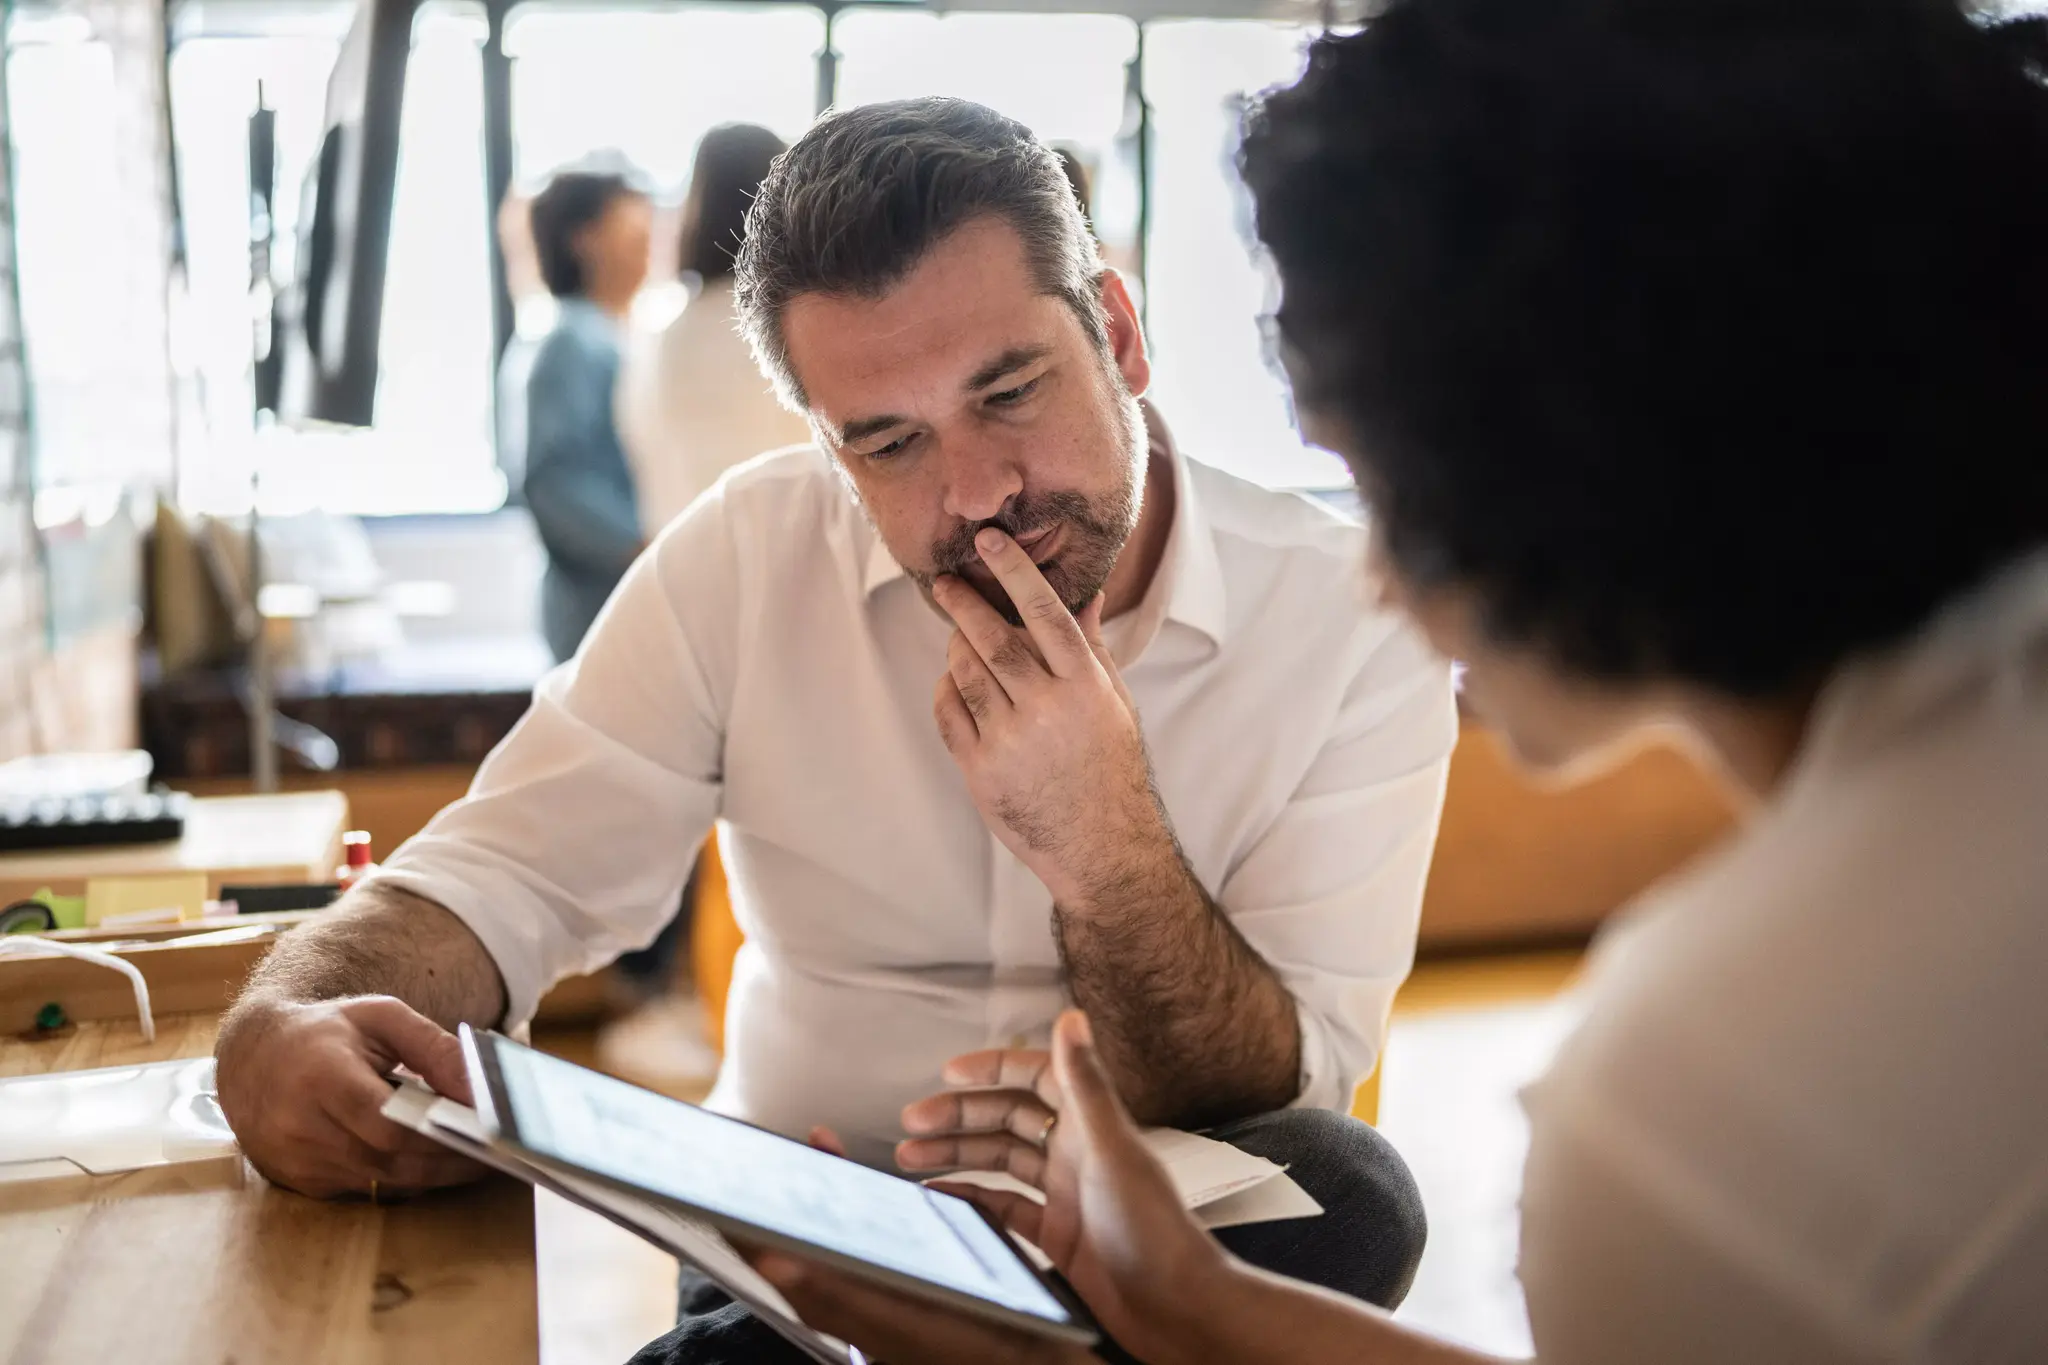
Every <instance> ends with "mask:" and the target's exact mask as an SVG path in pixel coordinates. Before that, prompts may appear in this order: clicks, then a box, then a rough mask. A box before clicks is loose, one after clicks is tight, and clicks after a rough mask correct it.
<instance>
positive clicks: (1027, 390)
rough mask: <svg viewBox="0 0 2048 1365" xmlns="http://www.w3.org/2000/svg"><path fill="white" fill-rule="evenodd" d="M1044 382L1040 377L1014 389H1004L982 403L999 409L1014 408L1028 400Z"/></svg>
mask: <svg viewBox="0 0 2048 1365" xmlns="http://www.w3.org/2000/svg"><path fill="white" fill-rule="evenodd" d="M1044 382H1045V376H1044V375H1040V376H1038V378H1036V379H1034V380H1031V381H1030V382H1029V383H1025V384H1019V385H1018V386H1017V387H1016V388H1014V389H1004V390H1003V391H1002V392H1001V393H992V394H990V395H989V396H988V398H987V399H986V400H984V401H986V402H989V403H993V404H994V405H995V406H997V407H999V408H1007V407H1014V406H1016V405H1017V404H1018V403H1021V402H1023V401H1024V400H1025V399H1027V398H1029V397H1030V396H1031V395H1032V393H1033V392H1034V391H1035V390H1036V389H1037V388H1038V386H1039V385H1040V384H1042V383H1044Z"/></svg>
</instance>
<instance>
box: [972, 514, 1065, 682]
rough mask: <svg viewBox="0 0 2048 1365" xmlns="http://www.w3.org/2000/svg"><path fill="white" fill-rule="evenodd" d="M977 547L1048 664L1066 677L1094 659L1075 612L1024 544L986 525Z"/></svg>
mask: <svg viewBox="0 0 2048 1365" xmlns="http://www.w3.org/2000/svg"><path fill="white" fill-rule="evenodd" d="M974 548H975V550H976V552H977V553H979V554H980V555H981V560H982V563H984V564H986V565H988V568H989V572H990V573H992V574H994V575H995V576H996V581H997V582H998V583H1001V584H1002V585H1003V591H1004V592H1007V593H1008V594H1010V600H1011V601H1012V602H1014V603H1016V605H1017V614H1018V615H1019V616H1021V617H1023V618H1024V628H1025V629H1026V630H1027V631H1029V632H1030V633H1031V639H1032V643H1034V644H1036V645H1037V646H1038V652H1039V653H1041V654H1043V655H1044V656H1045V662H1046V667H1048V668H1050V669H1051V670H1052V671H1053V672H1054V673H1055V674H1057V675H1059V676H1060V677H1062V678H1066V677H1072V676H1073V675H1074V674H1075V673H1076V672H1078V671H1079V670H1080V668H1081V666H1082V664H1083V663H1085V662H1087V661H1089V660H1092V658H1093V655H1092V653H1091V652H1090V651H1089V648H1088V641H1087V639H1086V637H1084V636H1083V635H1082V634H1081V627H1080V624H1079V623H1078V622H1076V621H1075V620H1074V614H1073V613H1072V612H1070V611H1068V610H1067V604H1066V603H1064V602H1062V601H1060V595H1059V594H1058V593H1056V592H1054V591H1053V590H1052V584H1050V583H1048V582H1046V581H1045V575H1044V574H1043V573H1041V572H1039V568H1038V565H1037V564H1036V563H1034V562H1033V561H1032V558H1031V556H1030V555H1028V554H1026V553H1025V552H1024V549H1023V547H1022V546H1020V545H1018V544H1017V542H1016V541H1014V540H1012V539H1010V537H1009V536H1007V535H1005V534H1004V533H1003V532H1001V531H998V530H996V529H995V528H994V527H992V526H990V527H983V528H982V530H981V532H980V533H979V534H978V535H976V536H975V537H974Z"/></svg>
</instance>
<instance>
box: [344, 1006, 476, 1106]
mask: <svg viewBox="0 0 2048 1365" xmlns="http://www.w3.org/2000/svg"><path fill="white" fill-rule="evenodd" d="M348 1013H349V1020H350V1022H351V1023H353V1024H354V1025H355V1026H356V1029H357V1031H358V1032H359V1033H360V1034H361V1035H362V1039H363V1045H364V1048H365V1049H366V1050H367V1051H368V1052H369V1054H370V1057H371V1060H372V1061H374V1062H376V1063H377V1064H378V1065H379V1067H380V1069H383V1070H387V1071H388V1070H389V1069H391V1068H392V1067H393V1066H397V1065H404V1066H408V1067H410V1068H412V1069H413V1070H414V1071H416V1072H418V1073H419V1075H420V1079H422V1080H424V1081H425V1082H426V1083H427V1084H428V1085H430V1086H432V1087H433V1089H434V1093H435V1094H437V1095H446V1096H447V1097H448V1098H449V1099H451V1100H460V1101H461V1102H462V1103H464V1104H474V1103H475V1102H476V1101H475V1097H474V1096H472V1095H471V1094H470V1091H469V1069H468V1068H467V1067H466V1066H464V1065H463V1061H462V1043H461V1042H460V1040H458V1039H457V1038H456V1036H455V1035H454V1034H452V1033H450V1032H448V1030H446V1029H444V1028H442V1027H441V1026H440V1025H439V1024H437V1023H435V1022H434V1021H433V1020H431V1019H429V1018H427V1017H426V1016H425V1015H424V1014H421V1013H420V1012H419V1011H417V1010H415V1009H413V1008H412V1007H411V1006H410V1005H407V1004H406V1003H405V1002H404V1001H402V1000H395V999H392V998H391V997H390V996H379V997H373V998H371V999H368V1000H359V1001H356V1002H354V1003H353V1004H351V1005H350V1006H349V1011H348Z"/></svg>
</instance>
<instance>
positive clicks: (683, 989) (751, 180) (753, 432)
mask: <svg viewBox="0 0 2048 1365" xmlns="http://www.w3.org/2000/svg"><path fill="white" fill-rule="evenodd" d="M787 149H788V148H787V144H785V143H784V142H783V141H782V139H781V138H779V137H777V136H775V134H774V133H771V132H769V131H768V130H767V129H766V128H762V127H758V126H756V125H754V124H749V123H728V124H723V125H721V126H719V127H716V128H713V129H712V130H711V131H710V132H708V133H706V134H705V135H704V138H703V140H702V141H701V142H699V143H698V144H697V155H696V159H695V161H694V162H693V164H692V166H691V168H690V188H689V191H688V193H687V195H686V197H685V198H684V201H683V220H682V232H681V242H680V247H681V251H680V253H679V263H680V267H681V271H682V274H683V276H684V278H685V280H686V281H687V282H689V283H690V284H691V286H692V289H691V294H690V299H689V303H688V304H687V305H686V306H685V307H684V308H683V310H682V312H680V313H678V314H677V315H676V317H675V319H674V320H673V321H671V322H670V323H669V324H668V325H667V326H666V327H664V328H662V329H661V330H660V331H659V332H657V333H655V334H654V335H653V336H651V337H644V336H643V338H642V339H641V340H640V341H639V342H638V343H637V344H634V345H632V346H630V347H628V349H627V352H626V358H625V364H624V368H623V373H622V374H621V377H620V380H619V394H618V425H619V436H620V438H621V440H622V441H623V442H624V444H625V448H626V457H627V461H628V464H629V467H630V468H631V470H632V475H633V486H634V491H635V493H636V494H637V495H638V497H639V501H640V525H641V528H642V530H643V531H644V533H645V534H646V536H647V537H648V539H649V540H652V539H653V538H654V536H655V535H657V534H658V533H659V532H660V530H661V528H662V527H664V526H666V525H668V523H669V522H671V521H673V520H675V518H676V517H677V516H679V515H681V513H682V511H683V509H684V508H686V507H688V506H689V505H690V504H691V503H693V502H695V501H696V500H697V497H698V495H699V494H701V493H703V492H704V490H706V489H707V488H709V487H711V485H712V484H714V483H716V482H718V477H719V475H721V474H723V473H725V471H726V470H728V469H730V468H732V467H733V466H734V465H736V464H741V463H743V462H745V461H747V460H750V459H752V458H753V457H754V456H756V455H760V454H762V453H764V452H766V451H770V450H776V449H780V448H781V447H784V446H793V445H801V444H802V443H804V442H806V441H808V440H810V439H811V428H810V423H808V422H806V421H805V420H804V419H803V418H802V417H801V416H799V415H798V414H796V413H793V412H791V411H790V410H789V409H788V408H785V407H784V406H783V405H782V403H781V402H780V401H779V400H778V399H777V398H776V396H775V391H774V389H773V388H771V387H770V385H769V383H768V380H767V378H766V376H764V375H763V374H762V373H761V371H760V368H759V367H758V366H757V365H755V364H754V356H753V353H752V352H751V351H749V350H748V349H747V343H746V340H745V338H743V337H742V336H741V335H740V333H739V329H738V325H737V323H736V321H735V319H734V317H733V301H732V270H733V257H734V256H735V255H737V254H738V252H739V249H740V244H741V243H742V242H743V241H745V239H746V224H747V209H748V208H749V207H750V206H752V204H753V202H754V192H755V191H756V190H758V189H759V188H760V185H761V180H762V178H763V177H764V176H766V175H767V174H768V168H769V166H770V164H771V163H773V162H774V160H775V158H776V157H777V156H779V155H781V154H782V153H783V152H784V151H786V150H787ZM696 888H697V880H696V875H695V874H694V873H693V874H692V876H691V880H690V882H689V884H688V885H686V886H685V887H684V888H683V899H682V908H681V910H680V912H679V913H678V914H677V916H676V918H675V919H673V920H670V921H669V923H668V927H667V928H665V929H663V930H662V931H661V933H660V934H659V935H658V936H657V937H656V938H655V940H654V942H653V943H652V944H650V945H649V946H648V947H646V948H644V949H642V950H640V951H639V952H633V953H627V954H626V955H625V956H624V957H621V958H620V959H619V960H618V963H617V968H618V975H619V979H620V981H621V983H622V984H623V985H625V986H626V988H627V990H628V993H629V995H630V996H632V997H633V1000H632V1003H633V1004H634V1005H635V1008H634V1009H633V1012H632V1013H631V1014H630V1015H629V1016H628V1017H627V1018H624V1019H621V1020H618V1021H616V1022H614V1023H612V1024H610V1025H608V1026H607V1027H606V1028H605V1030H604V1032H603V1033H602V1034H601V1035H600V1037H599V1039H598V1056H599V1058H600V1059H601V1060H602V1061H603V1063H604V1064H605V1066H606V1067H608V1068H609V1069H611V1070H613V1071H616V1072H619V1073H620V1074H622V1075H628V1076H632V1077H634V1078H635V1079H638V1080H641V1081H643V1082H645V1083H652V1084H657V1085H660V1086H665V1087H670V1088H674V1087H679V1086H685V1085H688V1084H690V1083H691V1082H693V1081H701V1080H708V1079H709V1078H710V1077H711V1076H712V1075H714V1074H716V1072H717V1070H718V1054H717V1052H716V1051H715V1050H714V1049H713V1048H712V1046H711V1045H710V1042H709V1039H708V1038H707V1036H706V1030H705V1020H704V1018H703V1015H702V1008H703V1007H702V1005H701V1004H700V1003H699V1001H698V1000H697V997H696V995H695V994H694V992H692V991H691V990H690V989H688V985H687V982H686V981H685V980H684V979H682V978H680V977H679V976H678V975H677V957H678V953H679V951H680V949H681V948H682V946H683V944H684V943H686V942H687V941H688V938H689V934H690V930H691V918H690V908H691V906H692V905H693V904H694V903H695V898H696Z"/></svg>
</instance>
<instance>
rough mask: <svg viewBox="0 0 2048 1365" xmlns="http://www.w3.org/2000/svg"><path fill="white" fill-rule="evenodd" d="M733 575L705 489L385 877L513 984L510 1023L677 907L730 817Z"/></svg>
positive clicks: (647, 935)
mask: <svg viewBox="0 0 2048 1365" xmlns="http://www.w3.org/2000/svg"><path fill="white" fill-rule="evenodd" d="M737 577H738V574H737V571H736V566H735V556H734V551H733V542H732V536H731V533H730V529H729V526H728V524H727V519H726V508H725V506H724V503H723V501H722V499H721V498H720V497H718V496H717V495H713V496H709V497H707V498H705V499H703V500H701V501H700V502H699V503H698V504H697V505H696V507H694V508H693V509H692V510H691V512H690V513H689V514H688V515H687V516H684V517H682V518H680V519H678V520H677V521H676V522H675V524H674V525H673V526H671V527H670V528H669V529H668V531H666V532H665V533H664V534H663V535H662V537H661V539H660V540H659V541H658V542H657V543H656V545H655V547H654V549H653V550H652V551H651V552H649V553H648V554H646V555H643V556H641V558H640V559H639V560H638V561H637V562H636V563H635V564H634V566H633V568H632V569H631V570H630V571H629V572H628V573H627V575H626V577H625V579H624V581H623V582H622V583H621V584H620V585H619V589H618V591H617V592H616V593H615V594H614V595H613V597H612V599H611V601H610V602H609V603H608V604H607V605H606V607H605V609H604V611H603V613H602V614H601V615H600V616H599V617H598V619H597V622H596V624H595V625H594V626H593V627H592V629H591V633H590V638H589V640H588V641H587V642H586V644H585V646H584V648H583V650H582V652H581V653H580V654H579V655H578V656H577V657H576V658H574V659H571V660H570V661H569V662H568V663H565V664H563V665H562V666H561V667H559V668H557V669H555V670H554V671H553V672H551V673H549V674H548V675H547V676H546V677H545V678H543V679H542V680H541V682H540V684H539V686H538V687H537V688H536V689H535V691H534V698H533V705H532V707H531V709H529V710H528V712H527V714H526V715H525V717H524V718H522V719H521V720H520V722H519V724H518V725H517V726H515V727H514V728H513V730H512V732H511V733H510V734H509V735H507V736H506V737H505V739H504V741H503V742H502V743H501V744H499V746H498V747H497V748H496V749H495V750H494V751H493V752H492V753H491V755H490V756H489V757H488V758H487V759H485V760H484V763H483V765H482V767H481V768H479V769H478V771H477V776H476V781H475V783H474V785H472V787H471V788H470V791H469V794H468V795H467V796H465V797H464V798H463V799H462V800H461V801H458V802H456V803H455V804H454V805H452V806H450V807H449V808H448V809H446V810H444V811H442V812H441V813H440V814H439V815H437V816H436V817H435V818H434V819H433V821H432V822H431V823H430V824H429V825H428V826H427V827H426V829H424V830H423V831H421V832H420V834H419V835H418V836H416V837H415V838H413V839H411V840H409V841H407V843H406V844H405V845H404V846H403V847H401V848H400V849H398V850H397V852H396V853H394V854H393V855H392V856H391V858H390V859H389V860H388V862H387V863H386V866H385V870H384V871H383V872H382V873H381V874H380V875H379V878H378V880H379V881H380V882H383V883H386V884H389V885H393V886H397V887H399V888H402V889H403V890H406V891H410V892H412V893H414V894H416V895H419V896H423V897H425V898H426V899H428V900H431V901H435V902H437V903H438V904H441V905H444V906H446V907H447V908H448V909H449V910H451V911H453V912H454V913H455V915H456V916H457V917H459V918H460V919H461V920H462V921H463V923H464V924H466V925H468V926H469V928H470V929H471V930H472V931H473V932H474V933H475V934H476V936H477V937H478V938H479V939H480V940H481V941H482V942H483V945H484V947H485V949H486V950H487V951H489V953H490V955H491V957H492V959H493V960H494V961H495V962H496V963H497V966H498V970H499V972H500V973H501V974H502V975H503V977H504V981H505V990H506V996H507V1000H508V1007H507V1013H506V1019H505V1026H506V1027H517V1026H518V1025H521V1024H523V1023H525V1022H526V1021H528V1020H529V1019H531V1018H532V1016H533V1012H534V1008H535V1006H536V1005H537V1004H538V1002H539V999H540V996H541V994H542V993H543V992H544V991H546V989H547V988H548V987H549V986H550V985H552V984H553V983H554V982H555V981H557V980H559V979H560V978H562V977H564V976H569V975H573V974H575V973H578V972H586V971H592V970H595V969H596V968H597V967H599V966H602V965H603V964H604V963H606V962H608V961H610V960H611V959H613V958H614V957H617V956H618V955H619V954H620V953H623V952H627V951H630V950H632V949H635V948H639V947H644V946H645V945H646V944H647V943H649V942H651V941H652V940H653V938H654V937H655V935H656V934H657V933H659V932H660V930H661V927H662V926H663V925H664V924H665V923H667V921H668V920H669V918H670V917H671V916H673V915H674V914H675V913H676V910H677V908H678V905H679V898H680V896H681V894H682V888H683V883H684V881H685V880H686V879H687V877H688V876H689V872H690V868H691V865H692V863H693V862H694V860H695V858H696V855H697V850H698V847H699V845H701V844H702V842H703V840H704V837H705V835H706V833H707V832H708V831H709V829H710V828H711V826H712V823H713V822H714V821H715V820H716V819H717V817H718V813H719V809H720V802H721V796H722V756H723V752H724V733H725V723H724V717H726V716H727V715H728V714H729V707H730V701H731V697H730V688H731V679H732V678H733V676H734V671H735V654H736V649H737V629H736V621H737V619H738V612H739V611H740V610H741V604H740V602H739V600H738V599H739V596H740V593H739V584H738V583H737V581H736V580H737Z"/></svg>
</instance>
